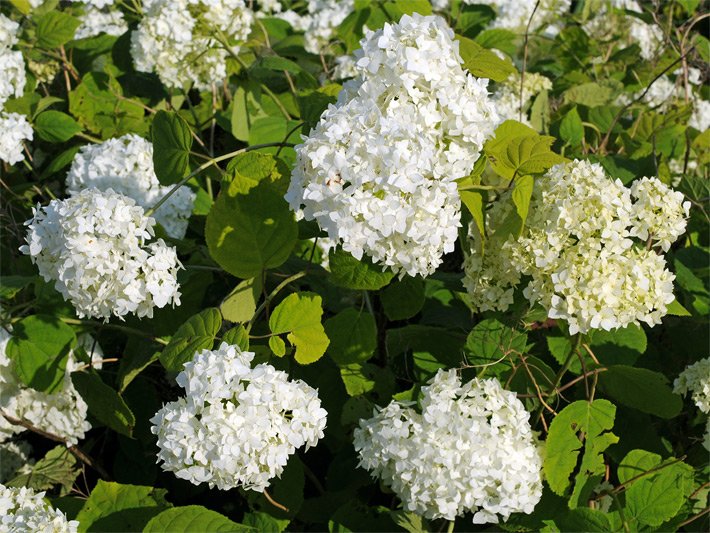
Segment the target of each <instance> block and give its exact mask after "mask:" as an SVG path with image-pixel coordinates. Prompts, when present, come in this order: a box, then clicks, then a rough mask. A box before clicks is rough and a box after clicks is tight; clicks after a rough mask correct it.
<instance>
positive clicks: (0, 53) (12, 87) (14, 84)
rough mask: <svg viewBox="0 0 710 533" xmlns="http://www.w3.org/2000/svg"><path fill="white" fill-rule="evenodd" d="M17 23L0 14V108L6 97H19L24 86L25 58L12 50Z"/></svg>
mask: <svg viewBox="0 0 710 533" xmlns="http://www.w3.org/2000/svg"><path fill="white" fill-rule="evenodd" d="M19 29H20V26H19V24H17V22H14V21H13V20H10V19H9V18H7V17H6V16H5V15H2V14H0V110H2V107H3V106H4V105H5V102H6V101H7V99H8V98H10V97H12V96H15V97H16V98H19V97H20V96H22V92H23V91H24V88H25V81H26V77H25V60H24V59H23V57H22V52H20V51H19V50H13V49H12V47H13V46H14V45H15V44H16V43H17V32H18V30H19Z"/></svg>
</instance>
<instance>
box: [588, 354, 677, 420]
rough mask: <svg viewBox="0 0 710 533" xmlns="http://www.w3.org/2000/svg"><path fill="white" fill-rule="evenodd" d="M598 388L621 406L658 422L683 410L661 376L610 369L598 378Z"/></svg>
mask: <svg viewBox="0 0 710 533" xmlns="http://www.w3.org/2000/svg"><path fill="white" fill-rule="evenodd" d="M599 388H600V390H601V391H602V392H604V394H606V395H607V396H609V397H610V398H612V399H613V400H615V401H617V402H619V403H620V404H623V405H626V406H628V407H632V408H634V409H638V410H639V411H641V412H643V413H649V414H651V415H656V416H658V417H660V418H673V417H675V416H677V415H678V414H679V413H680V411H681V409H682V408H683V401H682V400H681V398H680V396H678V395H677V394H673V391H671V388H670V387H669V386H668V380H667V379H666V377H665V376H664V375H663V374H660V373H659V372H653V371H652V370H647V369H645V368H634V367H632V366H626V365H614V366H610V367H609V368H608V370H607V371H606V372H602V373H601V374H599Z"/></svg>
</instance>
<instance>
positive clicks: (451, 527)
mask: <svg viewBox="0 0 710 533" xmlns="http://www.w3.org/2000/svg"><path fill="white" fill-rule="evenodd" d="M454 525H456V520H449V526H448V527H447V528H446V533H453V531H454Z"/></svg>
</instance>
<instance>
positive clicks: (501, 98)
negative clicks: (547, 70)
mask: <svg viewBox="0 0 710 533" xmlns="http://www.w3.org/2000/svg"><path fill="white" fill-rule="evenodd" d="M550 89H552V81H550V79H549V78H546V77H545V76H543V75H542V74H536V73H534V72H526V73H525V77H524V78H523V94H522V99H521V97H520V96H521V95H520V74H518V73H513V74H511V75H510V77H509V78H508V79H507V80H505V81H504V82H503V83H501V84H500V86H499V87H498V89H496V92H495V93H494V95H493V100H494V101H495V106H496V111H497V112H498V116H499V117H500V120H501V121H505V120H517V121H520V122H522V123H523V124H526V125H528V126H530V121H529V120H528V116H527V111H526V109H527V107H528V104H529V103H530V101H531V100H532V98H533V97H534V96H537V95H538V94H539V93H541V92H542V91H546V90H550ZM521 111H522V113H521Z"/></svg>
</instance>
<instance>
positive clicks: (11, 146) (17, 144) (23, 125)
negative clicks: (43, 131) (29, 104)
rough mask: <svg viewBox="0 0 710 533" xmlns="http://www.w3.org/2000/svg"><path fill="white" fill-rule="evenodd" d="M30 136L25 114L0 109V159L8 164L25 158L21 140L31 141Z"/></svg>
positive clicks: (30, 131) (29, 127) (31, 133)
mask: <svg viewBox="0 0 710 533" xmlns="http://www.w3.org/2000/svg"><path fill="white" fill-rule="evenodd" d="M1 107H2V106H0V108H1ZM32 137H33V132H32V126H30V123H29V122H27V117H25V115H20V114H19V113H6V112H4V111H2V109H0V160H2V161H5V163H8V164H10V165H14V164H15V163H19V162H20V161H22V160H23V159H24V158H25V154H23V153H22V151H23V150H24V146H23V144H22V142H23V141H31V140H32Z"/></svg>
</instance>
